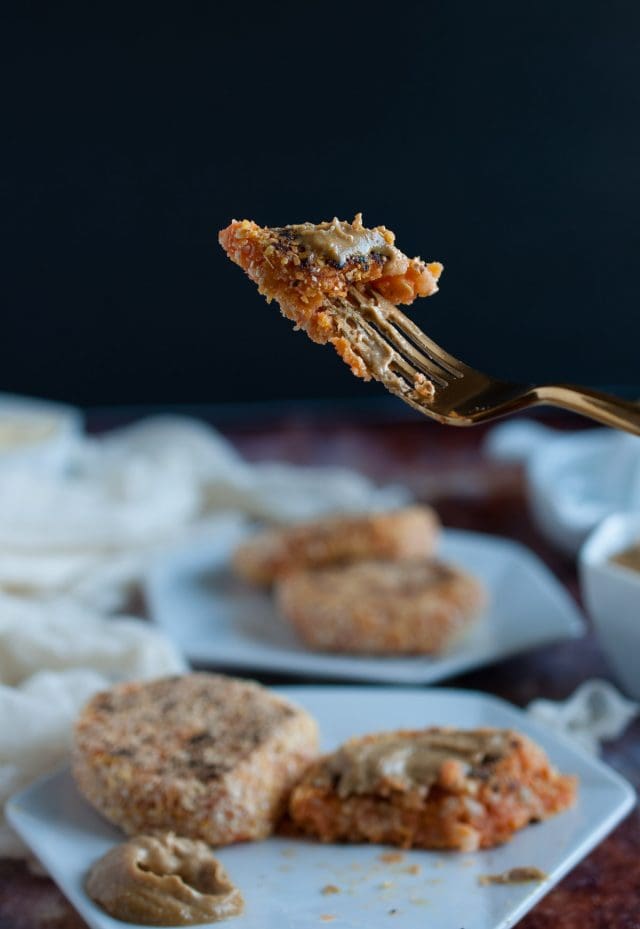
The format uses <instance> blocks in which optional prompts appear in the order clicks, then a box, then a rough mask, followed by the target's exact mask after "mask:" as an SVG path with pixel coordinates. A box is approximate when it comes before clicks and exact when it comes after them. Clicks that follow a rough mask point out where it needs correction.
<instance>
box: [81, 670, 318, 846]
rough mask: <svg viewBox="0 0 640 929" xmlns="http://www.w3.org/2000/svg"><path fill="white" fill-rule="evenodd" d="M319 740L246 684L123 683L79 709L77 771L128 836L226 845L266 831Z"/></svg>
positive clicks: (311, 725)
mask: <svg viewBox="0 0 640 929" xmlns="http://www.w3.org/2000/svg"><path fill="white" fill-rule="evenodd" d="M317 739H318V736H317V726H316V723H315V721H314V720H313V719H312V717H311V716H310V715H309V714H308V713H306V712H305V711H304V710H302V709H300V708H299V707H297V706H295V705H294V704H292V703H290V702H289V701H287V700H285V699H283V698H282V697H279V696H276V695H275V694H273V693H271V692H270V691H268V690H267V689H266V688H264V687H261V686H260V685H259V684H255V683H252V682H247V681H241V680H236V679H234V678H232V677H226V676H224V675H220V674H187V675H183V676H181V677H170V678H163V679H160V680H156V681H151V682H145V683H130V684H119V685H117V686H115V687H113V688H112V689H111V690H108V691H105V692H103V693H100V694H98V695H96V696H95V697H94V698H93V699H92V700H90V701H89V703H88V704H87V706H86V707H85V708H84V709H83V711H82V712H81V714H80V716H79V718H78V720H77V722H76V726H75V739H74V747H73V775H74V778H75V780H76V783H77V784H78V787H79V788H80V790H81V791H82V793H83V794H84V796H85V797H86V798H87V800H89V802H90V803H92V804H93V806H95V807H96V809H97V810H99V812H101V813H102V814H103V815H104V816H105V817H106V818H107V819H109V820H110V821H111V822H113V823H115V824H116V825H118V826H120V827H121V828H122V829H123V830H124V831H125V832H126V833H128V834H130V835H133V834H136V833H158V832H164V831H167V830H170V831H173V832H175V833H177V834H178V835H182V836H186V837H189V838H199V839H204V840H205V841H206V842H209V843H210V844H211V845H225V844H228V843H230V842H237V841H242V840H247V839H260V838H264V837H265V836H267V835H269V833H270V832H271V831H272V829H273V827H274V825H275V823H276V821H277V819H278V818H279V816H280V814H281V812H282V810H283V808H284V806H285V804H286V801H287V797H288V795H289V792H290V790H291V788H292V787H293V785H294V784H295V783H296V781H297V780H298V779H299V778H300V776H301V774H302V773H303V771H304V770H305V768H306V767H307V766H308V764H309V762H310V761H311V760H312V759H313V758H314V757H315V755H316V752H317Z"/></svg>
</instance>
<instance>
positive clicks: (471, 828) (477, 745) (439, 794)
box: [289, 728, 576, 851]
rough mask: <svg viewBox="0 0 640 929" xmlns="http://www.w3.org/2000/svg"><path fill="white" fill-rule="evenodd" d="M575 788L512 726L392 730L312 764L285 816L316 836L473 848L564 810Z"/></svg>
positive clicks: (359, 740)
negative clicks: (501, 727) (512, 728)
mask: <svg viewBox="0 0 640 929" xmlns="http://www.w3.org/2000/svg"><path fill="white" fill-rule="evenodd" d="M575 793H576V779H575V778H574V777H570V776H567V775H563V774H559V773H558V772H557V771H556V770H555V768H554V767H553V766H552V765H551V764H550V762H549V759H548V758H547V756H546V754H545V752H544V751H543V750H542V749H541V748H540V747H539V746H538V745H536V744H535V743H534V742H533V741H532V740H531V739H529V738H527V737H526V736H524V735H522V734H521V733H519V732H516V731H514V730H511V729H475V730H459V729H442V728H430V729H423V730H398V731H396V732H386V733H379V734H375V735H368V736H364V737H362V738H357V739H352V740H350V741H349V742H346V743H345V744H344V745H343V746H342V747H341V748H339V749H338V750H337V751H336V752H334V753H333V754H331V755H327V756H325V757H324V758H322V759H320V760H319V761H318V762H316V763H315V764H314V765H312V766H311V768H310V769H309V770H308V772H307V773H306V774H305V776H304V777H303V779H302V781H301V783H300V784H299V785H298V786H297V787H296V788H295V790H294V791H293V793H292V795H291V800H290V802H289V815H290V817H291V819H292V820H293V823H294V824H295V826H296V827H297V828H298V829H299V830H301V831H302V832H303V833H306V834H308V835H311V836H315V837H316V838H318V839H320V840H322V841H323V842H379V843H387V844H391V845H398V846H401V847H402V848H412V847H413V848H432V849H439V848H442V849H446V848H448V849H458V850H460V851H473V850H475V849H478V848H489V847H491V846H493V845H498V844H500V843H502V842H506V841H508V840H509V839H510V838H511V837H512V835H513V833H514V832H515V831H516V830H517V829H520V828H522V827H523V826H526V825H527V824H528V823H531V822H537V821H540V820H543V819H546V818H547V817H549V816H552V815H553V814H555V813H559V812H561V811H562V810H565V809H567V808H568V807H569V806H571V805H572V803H573V802H574V799H575Z"/></svg>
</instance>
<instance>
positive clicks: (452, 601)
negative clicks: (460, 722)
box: [276, 559, 485, 655]
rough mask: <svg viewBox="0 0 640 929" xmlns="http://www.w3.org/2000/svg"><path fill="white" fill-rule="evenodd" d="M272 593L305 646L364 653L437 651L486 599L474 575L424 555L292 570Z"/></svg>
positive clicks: (463, 627) (457, 634)
mask: <svg viewBox="0 0 640 929" xmlns="http://www.w3.org/2000/svg"><path fill="white" fill-rule="evenodd" d="M276 596H277V602H278V605H279V608H280V610H281V612H282V614H283V615H284V616H285V617H286V618H287V619H288V620H289V622H290V623H291V624H292V625H293V627H294V628H295V630H296V632H297V633H298V635H299V636H300V637H301V638H302V640H303V641H304V642H305V644H306V645H307V646H308V647H309V648H312V649H317V650H319V651H331V652H344V653H348V654H369V655H374V654H379V655H390V654H435V653H438V652H441V651H443V650H444V649H446V648H447V647H449V646H450V645H451V644H452V643H453V642H455V641H456V640H457V639H458V638H459V637H460V636H461V635H462V634H463V633H464V632H465V631H466V630H467V629H468V628H469V626H470V625H471V622H472V620H473V619H474V618H475V617H476V616H477V614H478V613H479V611H480V610H481V608H482V607H483V605H484V603H485V593H484V588H483V587H482V585H481V583H480V582H479V581H478V580H476V579H475V578H474V577H472V576H471V575H469V574H467V573H465V572H463V571H460V570H458V569H456V568H452V567H450V566H448V565H444V564H441V563H439V562H435V561H429V560H425V559H412V560H406V561H401V562H400V561H399V562H387V561H366V562H358V563H355V564H352V565H349V566H347V567H344V568H327V569H324V570H320V571H306V572H298V573H296V574H292V575H290V576H288V577H284V578H282V580H281V581H280V582H279V583H278V585H277V588H276Z"/></svg>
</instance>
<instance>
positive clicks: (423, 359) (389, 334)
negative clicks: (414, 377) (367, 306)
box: [376, 316, 455, 387]
mask: <svg viewBox="0 0 640 929" xmlns="http://www.w3.org/2000/svg"><path fill="white" fill-rule="evenodd" d="M376 322H377V324H378V326H379V327H380V331H381V332H382V333H383V335H384V336H385V337H386V338H387V339H388V341H389V342H390V343H391V345H392V346H393V347H394V348H395V349H396V351H398V352H399V353H400V354H401V355H403V356H404V357H405V358H406V359H407V360H408V361H411V362H412V363H413V364H414V365H415V366H416V368H417V369H418V371H421V372H422V373H423V374H426V376H427V377H429V378H431V379H432V380H434V381H435V382H436V383H437V384H440V386H441V387H446V386H447V384H448V383H449V381H450V380H451V372H450V371H449V370H448V369H447V368H445V367H444V365H441V364H440V363H438V362H436V361H434V360H433V359H432V358H429V357H428V356H427V355H425V354H423V353H422V352H420V351H418V349H417V348H416V347H415V345H413V343H412V342H409V341H408V339H405V337H404V335H403V334H402V332H401V331H400V330H399V329H396V328H395V327H394V326H392V325H391V323H390V322H389V320H388V319H387V318H386V316H385V317H383V319H382V320H376ZM416 373H417V372H416ZM454 376H455V375H454Z"/></svg>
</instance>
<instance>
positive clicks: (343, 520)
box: [233, 506, 440, 585]
mask: <svg viewBox="0 0 640 929" xmlns="http://www.w3.org/2000/svg"><path fill="white" fill-rule="evenodd" d="M439 528H440V523H439V520H438V517H437V515H436V514H435V512H434V511H433V510H432V509H431V508H430V507H427V506H409V507H405V508H404V509H401V510H390V511H388V512H384V513H369V514H364V515H353V516H325V517H323V518H321V519H315V520H312V521H309V522H304V523H298V524H296V525H293V526H287V527H284V528H281V529H266V530H264V531H263V532H259V533H257V535H255V536H252V537H251V538H250V539H248V540H247V541H246V542H244V543H243V544H242V545H240V546H239V547H238V548H237V549H236V551H235V553H234V557H233V565H234V569H235V571H236V573H237V574H238V575H239V576H240V577H242V578H243V579H244V580H246V581H248V582H249V583H252V584H259V585H261V584H264V585H267V584H272V583H273V582H274V581H275V580H277V578H279V577H282V576H284V575H285V574H290V573H291V572H293V571H299V570H301V569H309V568H321V567H326V566H327V565H336V564H347V563H349V562H352V561H358V560H361V559H370V558H385V559H390V560H393V561H396V560H400V559H403V558H420V557H423V558H426V557H427V556H428V555H430V554H432V552H433V550H434V548H435V544H436V541H437V538H438V532H439Z"/></svg>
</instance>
